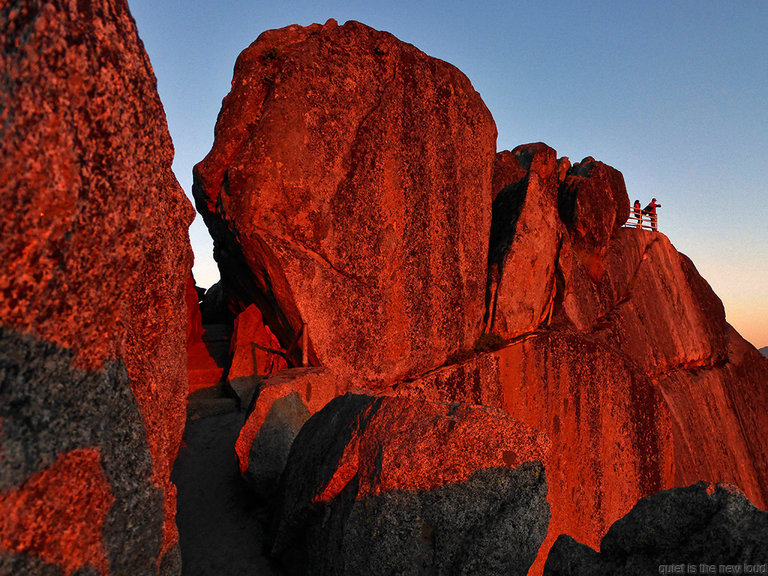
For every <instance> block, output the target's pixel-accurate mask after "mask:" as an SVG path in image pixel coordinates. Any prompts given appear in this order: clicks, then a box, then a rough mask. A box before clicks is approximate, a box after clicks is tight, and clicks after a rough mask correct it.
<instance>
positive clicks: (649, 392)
mask: <svg viewBox="0 0 768 576" xmlns="http://www.w3.org/2000/svg"><path fill="white" fill-rule="evenodd" d="M523 154H526V156H527V157H530V156H531V155H533V157H534V158H536V157H537V156H538V157H539V158H546V159H547V162H546V163H543V162H539V163H538V164H537V163H536V162H535V161H534V162H532V163H531V166H532V167H531V168H530V173H529V172H528V170H527V169H525V170H524V171H523V172H521V170H523V167H524V166H525V164H526V163H524V162H521V158H522V157H523ZM554 157H555V156H554V152H553V151H550V150H548V149H547V148H546V147H544V146H543V145H528V146H521V147H519V148H517V149H516V150H515V151H514V153H502V154H499V155H498V156H497V164H496V166H497V178H496V180H495V186H496V187H499V186H501V187H502V189H501V190H499V191H498V194H497V195H496V200H495V201H494V225H493V228H492V231H493V233H492V236H491V247H490V254H491V260H490V261H491V273H490V275H489V296H490V297H489V303H490V306H491V309H490V310H489V315H488V316H487V320H488V326H489V329H490V330H492V331H493V332H495V333H497V334H501V335H503V336H505V337H507V338H512V337H514V338H515V341H513V342H512V343H508V344H507V346H506V347H504V348H502V349H500V350H498V351H496V352H492V353H490V354H485V355H479V356H476V357H474V358H471V359H469V360H467V361H465V362H463V363H461V364H458V365H455V366H447V367H444V368H442V369H440V370H436V371H433V372H431V373H430V374H427V375H425V376H424V377H422V378H418V379H415V380H413V381H409V382H404V383H401V384H399V385H398V386H397V387H396V388H395V392H396V393H398V394H401V395H406V396H410V397H423V398H429V399H430V400H433V401H441V400H442V401H465V402H471V403H483V404H489V405H493V406H500V407H503V408H504V409H505V410H507V411H508V412H509V413H510V414H512V415H513V416H514V417H515V418H518V419H519V420H521V421H523V422H525V423H527V424H529V425H531V426H533V427H535V428H537V429H539V430H541V431H543V432H545V433H546V434H547V435H548V436H549V437H550V439H551V440H552V442H553V449H552V451H551V453H550V457H549V458H548V460H547V461H546V469H547V476H548V485H549V494H548V500H549V501H550V504H551V506H552V522H551V525H550V532H549V535H548V538H547V540H546V541H545V543H544V546H542V550H541V552H540V554H539V558H538V560H537V562H536V564H535V565H534V568H533V571H532V573H533V574H539V573H541V570H542V568H543V563H544V560H545V559H546V553H547V550H548V548H549V546H550V545H551V544H552V542H553V541H554V539H555V538H556V537H557V535H558V534H559V533H561V532H562V533H567V534H571V535H576V534H578V535H579V536H578V537H577V538H578V539H579V540H580V541H583V542H585V543H587V544H588V545H590V546H597V545H598V544H599V541H600V538H601V537H602V535H603V534H604V533H605V531H606V530H607V528H608V526H609V525H610V523H611V522H613V521H615V520H616V519H618V518H620V517H621V516H623V515H624V514H626V513H627V512H628V510H629V509H630V508H631V506H632V505H633V504H634V502H635V501H636V500H637V499H638V498H639V497H641V496H647V495H650V494H652V493H654V492H655V491H657V490H659V489H662V488H669V487H672V486H679V485H686V484H689V483H691V482H694V481H697V480H701V479H704V480H708V481H716V482H718V481H722V482H730V483H733V484H736V485H738V486H739V487H741V489H742V490H744V491H745V493H746V494H747V496H748V497H749V498H750V499H751V500H752V501H753V502H755V503H757V504H758V505H764V503H765V502H766V482H765V478H766V477H768V475H767V473H768V470H766V466H768V445H767V443H766V442H765V435H764V434H763V433H762V432H761V431H762V430H764V429H765V427H766V425H768V421H766V415H765V414H766V412H765V410H761V408H760V407H764V406H765V405H766V402H767V401H768V398H766V397H765V395H766V393H765V390H764V389H765V386H764V385H763V384H764V382H765V381H766V378H768V362H766V361H765V359H763V358H761V357H760V356H759V353H758V352H757V351H756V350H754V348H752V347H751V346H749V345H748V344H746V343H745V342H743V340H742V339H741V338H740V337H739V336H738V335H737V334H735V332H733V331H732V330H731V329H730V328H729V326H728V325H727V323H726V322H725V314H724V311H723V307H722V303H721V302H720V300H719V299H718V298H717V296H716V295H715V294H714V293H713V292H712V290H711V288H710V287H709V285H708V284H707V283H706V282H705V281H704V280H703V279H702V278H701V277H700V276H699V274H698V273H697V272H696V269H695V268H694V266H693V264H692V263H691V262H690V260H688V259H687V258H686V257H685V256H683V255H681V254H679V253H678V252H677V251H676V250H675V249H674V247H673V246H672V245H671V244H670V242H669V240H668V239H667V238H666V237H665V236H663V235H661V234H655V233H651V232H646V231H641V230H636V229H619V230H617V229H616V228H615V226H616V224H617V223H618V222H619V221H620V220H621V218H619V217H618V216H617V214H619V207H618V206H619V204H623V200H622V201H621V202H617V201H616V199H617V197H623V196H625V195H626V194H625V193H624V194H621V193H619V194H617V191H618V192H621V191H622V190H623V185H620V182H621V178H620V177H618V176H615V175H613V176H611V175H612V174H613V172H614V171H613V169H610V168H609V167H602V168H601V167H600V166H601V165H600V164H599V163H595V162H594V161H592V160H589V159H588V160H587V161H586V162H584V163H583V164H582V165H592V166H593V168H592V170H591V172H590V173H589V176H586V177H585V176H584V175H582V172H583V169H582V168H581V167H580V165H577V166H576V167H574V169H573V170H572V172H571V174H569V175H566V176H565V177H564V178H563V175H562V174H563V171H562V169H561V168H562V166H564V164H563V163H562V162H561V163H560V164H561V166H560V167H558V173H559V176H557V177H554V178H553V177H549V178H548V179H541V178H540V177H539V176H540V174H541V173H544V174H549V169H550V168H549V167H551V166H553V165H554V164H553V159H554ZM542 166H547V168H546V169H544V170H542ZM506 177H510V178H512V179H513V180H512V181H511V182H509V183H507V184H503V181H504V178H506ZM591 178H596V181H595V182H592V183H590V182H589V180H590V179H591ZM531 182H533V183H534V184H536V186H539V185H541V184H542V183H544V185H545V188H544V189H537V188H536V186H532V185H531ZM564 191H565V192H567V194H566V193H564ZM568 194H573V195H572V196H570V197H569V196H568ZM582 194H583V195H584V197H583V198H582V196H581V195H582ZM558 195H559V200H558V202H559V205H556V204H555V202H554V201H553V200H552V199H554V198H557V197H558ZM537 198H538V199H542V198H543V199H545V200H546V201H545V202H542V201H538V202H536V201H533V200H534V199H537ZM601 198H602V200H601ZM564 200H568V201H573V202H576V204H575V205H576V207H577V208H578V207H579V206H587V205H590V206H591V211H590V212H589V213H588V214H589V216H588V215H586V214H587V213H583V214H582V216H581V218H582V221H581V223H579V222H578V221H579V218H580V217H579V216H578V214H576V216H573V218H574V220H573V221H572V222H571V224H570V225H569V226H564V223H563V222H562V220H561V218H558V217H557V216H556V215H555V213H554V212H555V211H556V210H558V208H559V213H560V216H561V217H562V216H563V214H564V210H563V205H562V203H563V202H564ZM579 202H581V204H579ZM577 212H578V210H577ZM494 258H495V260H494ZM494 263H496V264H498V266H497V267H496V268H495V269H494ZM542 291H543V292H544V294H546V295H547V298H549V300H547V299H546V298H542V294H541V292H542ZM494 306H495V308H494ZM510 326H512V327H517V328H516V329H512V330H510V329H509V327H510Z"/></svg>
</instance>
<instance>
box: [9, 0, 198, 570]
mask: <svg viewBox="0 0 768 576" xmlns="http://www.w3.org/2000/svg"><path fill="white" fill-rule="evenodd" d="M0 44H1V45H2V50H0V69H2V70H3V82H2V88H1V89H0V118H1V120H0V195H2V199H3V203H4V205H5V206H7V207H10V208H9V209H8V210H6V211H5V213H4V216H3V222H2V225H1V226H0V262H2V266H1V267H0V293H1V294H2V297H0V324H2V328H1V330H2V332H1V333H0V337H2V344H1V345H0V350H2V361H1V362H0V367H1V368H0V396H1V398H0V427H1V428H2V442H0V444H1V445H2V447H0V511H1V513H0V516H2V517H3V520H2V522H3V524H2V531H0V533H1V534H2V535H1V536H0V566H2V570H0V571H2V572H3V573H14V574H23V573H43V572H45V571H46V570H52V569H56V568H58V569H60V570H62V571H63V573H65V574H71V573H74V572H75V571H77V570H81V569H82V570H84V571H85V572H87V573H92V572H88V571H89V570H91V571H95V572H96V573H100V574H107V573H109V574H111V575H113V576H114V575H117V574H131V575H133V574H139V573H157V572H158V570H160V571H162V572H164V573H169V574H172V573H177V572H178V569H179V566H178V561H177V560H178V557H177V552H176V548H175V547H176V543H177V534H176V527H175V523H174V515H175V507H176V493H175V489H174V487H173V485H172V484H171V483H170V480H169V476H170V470H171V466H172V463H173V460H174V459H175V457H176V453H177V450H178V446H179V443H180V441H181V435H182V431H183V426H184V416H185V406H184V402H185V397H186V389H187V374H186V365H185V364H186V362H185V344H186V323H187V312H186V306H185V284H186V282H187V277H188V275H189V270H190V267H191V263H192V253H191V250H190V247H189V242H188V239H187V228H188V225H189V223H190V222H191V220H192V217H193V211H192V209H191V206H190V204H189V202H188V201H187V200H186V198H185V197H184V194H183V192H182V190H181V188H180V187H179V185H178V183H177V182H176V179H175V177H174V176H173V173H172V172H171V161H172V158H173V147H172V145H171V140H170V136H169V134H168V130H167V127H166V123H165V115H164V112H163V108H162V106H161V104H160V100H159V98H158V96H157V91H156V87H155V78H154V74H153V72H152V68H151V66H150V64H149V60H148V59H147V56H146V54H145V52H144V49H143V46H142V44H141V41H140V40H139V38H138V36H137V33H136V27H135V24H134V21H133V19H132V17H131V15H130V13H129V12H128V7H127V5H126V3H125V2H123V1H109V0H97V1H94V2H76V3H75V2H72V3H60V2H36V1H32V0H29V1H24V0H15V1H12V2H10V3H9V2H5V3H4V4H3V5H2V7H0ZM158 566H160V567H158Z"/></svg>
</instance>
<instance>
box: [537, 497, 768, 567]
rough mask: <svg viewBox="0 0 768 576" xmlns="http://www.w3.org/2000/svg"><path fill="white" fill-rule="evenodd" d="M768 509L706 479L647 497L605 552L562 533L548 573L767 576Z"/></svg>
mask: <svg viewBox="0 0 768 576" xmlns="http://www.w3.org/2000/svg"><path fill="white" fill-rule="evenodd" d="M766 570H768V512H765V511H763V510H758V509H757V508H755V507H754V506H753V505H752V503H751V502H749V500H747V499H746V498H745V497H744V495H743V494H742V493H741V492H739V490H738V489H736V488H735V487H733V486H728V485H716V484H710V483H707V482H699V483H697V484H694V485H693V486H688V487H684V488H675V489H673V490H666V491H664V492H659V493H658V494H654V495H653V496H650V497H647V498H643V499H642V500H640V501H639V502H638V503H637V505H636V506H635V507H634V508H632V510H631V511H630V512H629V513H628V514H627V515H626V516H624V517H623V518H621V519H620V520H617V521H616V522H615V523H614V524H613V526H611V528H610V530H609V531H608V533H607V534H606V535H605V537H604V538H603V541H602V543H601V545H600V553H599V554H598V553H597V552H595V551H594V550H593V549H591V548H589V547H588V546H584V545H583V544H579V543H578V542H576V541H575V540H574V539H573V538H571V537H570V536H565V535H563V536H561V537H560V538H559V539H558V540H557V542H556V543H555V545H554V546H553V547H552V550H551V551H550V553H549V558H548V559H547V563H546V565H545V568H544V574H545V575H546V576H598V575H600V576H602V575H606V576H635V575H638V576H639V575H644V574H764V573H765V572H766Z"/></svg>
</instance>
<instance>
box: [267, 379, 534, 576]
mask: <svg viewBox="0 0 768 576" xmlns="http://www.w3.org/2000/svg"><path fill="white" fill-rule="evenodd" d="M548 448H549V441H548V440H547V439H546V437H545V436H544V435H543V434H541V433H540V432H538V431H536V430H533V429H532V428H530V427H528V426H525V425H523V424H521V423H520V422H517V421H515V420H513V419H512V418H510V417H509V416H507V415H506V414H504V413H503V412H501V411H499V410H494V409H490V408H482V407H469V406H466V405H457V404H437V403H431V402H425V401H417V400H410V399H405V398H395V397H372V396H365V395H354V394H346V395H345V396H342V397H339V398H336V399H334V400H333V401H331V402H330V403H329V404H328V405H327V406H326V407H325V408H324V409H323V410H322V411H320V412H319V413H317V414H316V415H315V416H313V417H312V418H311V419H310V420H309V421H307V423H306V424H305V425H304V427H303V428H302V429H301V432H300V433H299V435H298V437H297V438H296V440H295V442H294V444H293V447H292V448H291V453H290V456H289V459H288V463H287V466H286V470H285V473H284V475H283V478H282V481H281V489H280V490H281V491H280V495H279V503H278V506H277V508H276V511H277V516H276V523H275V540H274V545H273V553H274V554H276V555H277V556H278V557H280V558H282V560H283V562H284V563H285V565H286V567H287V568H288V571H289V573H308V574H382V575H384V574H394V573H407V574H416V573H423V572H424V571H425V570H426V571H429V572H434V573H441V574H443V573H444V574H525V573H526V572H527V570H528V567H529V566H530V564H531V562H532V561H533V559H534V557H535V556H536V551H537V549H538V547H539V545H540V543H541V540H542V539H543V537H544V534H545V533H546V525H547V522H548V520H549V510H548V505H547V503H546V501H545V496H546V482H545V480H544V471H543V469H542V466H541V460H542V459H543V458H544V456H545V454H546V452H547V450H548Z"/></svg>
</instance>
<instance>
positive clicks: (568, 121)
mask: <svg viewBox="0 0 768 576" xmlns="http://www.w3.org/2000/svg"><path fill="white" fill-rule="evenodd" d="M129 5H130V8H131V11H132V13H133V15H134V17H135V19H136V22H137V25H138V28H139V34H140V36H141V38H142V39H143V41H144V44H145V47H146V49H147V52H148V53H149V56H150V59H151V61H152V65H153V67H154V69H155V74H156V76H157V79H158V88H159V91H160V97H161V98H162V100H163V104H164V105H165V109H166V114H167V117H168V125H169V128H170V131H171V135H172V137H173V141H174V145H175V147H176V160H175V162H174V170H175V172H176V175H177V177H178V179H179V181H180V182H181V185H182V186H183V187H184V189H185V191H186V192H187V193H188V194H191V184H192V166H193V165H194V164H195V163H197V162H199V161H200V160H201V159H202V158H203V157H204V156H205V155H206V154H207V153H208V151H209V150H210V148H211V145H212V143H213V127H214V124H215V122H216V116H217V114H218V111H219V108H220V106H221V100H222V98H223V97H224V96H225V95H226V94H227V92H228V91H229V87H230V82H231V79H232V69H233V67H234V63H235V59H236V58H237V55H238V54H239V53H240V52H241V51H242V50H243V49H244V48H246V47H247V46H248V45H249V44H250V43H251V42H253V41H254V40H255V39H256V37H257V36H258V35H259V34H260V33H261V32H263V31H264V30H268V29H270V28H280V27H283V26H287V25H289V24H302V25H307V24H311V23H313V22H321V23H322V22H325V21H326V20H327V19H328V18H335V19H336V20H338V21H339V23H343V22H345V21H347V20H358V21H360V22H363V23H365V24H368V25H370V26H373V27H374V28H377V29H380V30H387V31H389V32H392V33H393V34H394V35H395V36H397V37H398V38H400V39H401V40H404V41H406V42H410V43H412V44H414V45H416V46H417V47H418V48H420V49H421V50H423V51H424V52H426V53H427V54H429V55H431V56H435V57H437V58H440V59H442V60H446V61H448V62H450V63H451V64H454V65H455V66H457V67H458V68H459V69H461V70H462V71H463V72H464V73H465V74H466V75H467V76H468V77H469V79H470V80H471V81H472V83H473V85H474V87H475V89H476V90H477V91H478V92H479V93H480V94H481V96H482V97H483V99H484V100H485V103H486V105H487V106H488V108H489V109H490V111H491V113H492V114H493V116H494V119H495V120H496V124H497V127H498V131H499V138H498V149H499V150H504V149H511V148H514V147H515V146H517V145H518V144H523V143H527V142H535V141H543V142H546V143H547V144H549V145H550V146H552V147H553V148H555V149H556V150H557V151H558V154H559V155H561V156H568V157H569V158H570V159H571V160H572V161H578V160H581V159H582V158H583V157H585V156H594V157H595V158H597V159H598V160H602V161H604V162H606V163H608V164H610V165H612V166H614V167H615V168H617V169H619V170H621V172H622V173H623V174H624V178H625V180H626V183H627V189H628V191H629V195H630V197H631V200H634V199H635V198H639V199H640V200H641V201H642V202H643V204H645V203H646V202H647V201H649V200H650V199H651V197H653V196H655V197H657V198H658V199H659V202H661V204H662V208H661V209H660V214H659V222H660V229H661V231H662V232H664V233H665V234H667V236H669V238H670V239H671V240H672V242H673V244H674V245H675V246H676V247H677V249H678V250H680V251H681V252H683V253H685V254H687V255H688V256H690V257H691V258H692V260H693V261H694V263H695V264H696V266H697V268H698V269H699V272H701V274H702V275H703V276H704V277H705V278H706V279H707V280H708V281H709V282H710V284H711V285H712V287H713V288H714V289H715V291H716V292H717V294H718V296H720V298H721V299H722V300H723V302H724V304H725V307H726V314H727V317H728V320H729V321H730V322H731V323H732V324H733V325H734V326H735V327H736V329H737V330H739V332H741V334H742V335H743V336H745V337H746V338H747V339H748V340H750V341H751V342H752V343H753V344H755V345H756V346H758V347H762V346H766V345H768V207H767V206H766V202H767V201H768V198H766V196H768V162H766V158H768V50H766V42H765V34H766V32H765V31H766V30H768V0H743V1H740V2H735V3H731V2H711V1H707V0H699V1H677V2H642V3H640V2H621V1H619V2H616V1H614V2H589V1H585V2H579V3H569V2H560V1H554V0H553V1H548V2H535V3H534V2H517V1H507V2H460V1H457V0H442V1H440V2H437V1H424V2H418V1H411V2H399V1H392V2H387V3H383V2H359V1H358V2H353V1H334V2H323V1H319V0H318V1H314V2H309V1H304V0H293V1H292V0H284V1H282V2H274V1H271V2H263V1H260V0H259V1H251V2H246V1H243V0H219V1H216V2H214V1H203V0H184V1H183V2H182V1H181V0H164V1H162V2H157V1H156V0H129ZM190 235H191V239H192V245H193V249H194V250H195V259H196V262H195V268H194V273H195V277H196V279H197V281H198V284H200V285H202V286H208V285H210V284H211V283H212V282H214V281H215V280H216V279H217V274H218V273H217V271H216V268H215V264H214V263H213V260H212V257H211V251H212V248H211V243H210V239H209V238H208V236H207V232H206V231H205V227H204V226H203V225H202V223H201V222H200V221H199V218H198V220H197V221H196V222H195V224H194V225H193V226H192V229H191V230H190Z"/></svg>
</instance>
